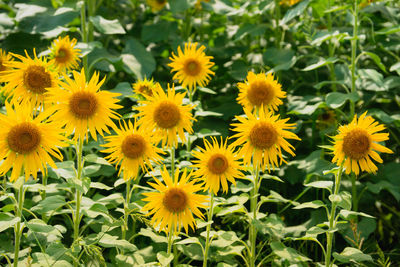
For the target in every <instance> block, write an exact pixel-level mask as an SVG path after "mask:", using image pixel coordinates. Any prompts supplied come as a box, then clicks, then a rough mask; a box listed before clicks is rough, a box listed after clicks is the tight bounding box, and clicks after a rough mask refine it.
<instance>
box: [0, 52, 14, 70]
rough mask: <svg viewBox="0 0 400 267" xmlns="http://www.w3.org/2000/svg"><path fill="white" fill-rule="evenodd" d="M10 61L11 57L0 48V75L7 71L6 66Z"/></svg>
mask: <svg viewBox="0 0 400 267" xmlns="http://www.w3.org/2000/svg"><path fill="white" fill-rule="evenodd" d="M11 61H12V56H11V55H10V54H9V53H7V52H6V51H3V49H1V48H0V74H1V73H2V72H3V71H5V70H8V69H9V67H8V66H7V65H8V64H9V62H11Z"/></svg>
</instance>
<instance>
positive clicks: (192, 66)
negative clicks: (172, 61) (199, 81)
mask: <svg viewBox="0 0 400 267" xmlns="http://www.w3.org/2000/svg"><path fill="white" fill-rule="evenodd" d="M184 70H185V73H186V74H188V75H190V76H196V75H197V74H199V72H200V70H201V67H200V64H199V62H198V61H197V60H194V59H189V60H187V61H186V62H185V66H184Z"/></svg>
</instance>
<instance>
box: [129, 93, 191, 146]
mask: <svg viewBox="0 0 400 267" xmlns="http://www.w3.org/2000/svg"><path fill="white" fill-rule="evenodd" d="M155 89H156V90H155V91H154V92H153V96H146V100H144V101H139V103H141V104H143V106H139V107H138V108H137V109H138V110H139V114H138V116H140V117H141V118H140V120H139V124H143V126H144V127H145V128H147V129H154V130H155V135H156V136H158V137H159V138H160V139H161V140H162V146H163V147H164V146H165V145H167V146H168V147H176V146H177V144H178V137H177V135H179V138H180V139H181V140H182V142H185V141H186V137H185V134H184V131H187V132H189V133H192V132H193V129H192V121H193V120H195V119H194V118H193V116H192V113H191V110H192V109H193V106H192V105H182V101H183V98H184V96H185V94H186V93H175V87H174V85H172V87H170V86H169V85H168V90H167V93H165V92H164V91H163V90H162V88H161V87H157V88H155Z"/></svg>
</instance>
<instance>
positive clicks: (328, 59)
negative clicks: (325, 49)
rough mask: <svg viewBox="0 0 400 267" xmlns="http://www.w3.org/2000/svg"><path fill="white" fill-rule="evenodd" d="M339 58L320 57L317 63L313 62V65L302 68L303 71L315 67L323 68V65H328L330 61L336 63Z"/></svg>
mask: <svg viewBox="0 0 400 267" xmlns="http://www.w3.org/2000/svg"><path fill="white" fill-rule="evenodd" d="M338 60H339V59H338V58H335V57H330V58H327V59H325V58H320V60H319V61H318V62H317V63H314V64H311V65H309V66H307V67H305V68H304V69H302V71H310V70H315V69H318V68H321V67H323V66H326V65H328V64H330V63H335V62H336V61H338Z"/></svg>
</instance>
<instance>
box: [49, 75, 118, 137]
mask: <svg viewBox="0 0 400 267" xmlns="http://www.w3.org/2000/svg"><path fill="white" fill-rule="evenodd" d="M73 77H74V80H72V79H71V78H69V77H68V76H65V77H64V78H65V80H66V83H65V82H62V83H61V86H62V88H54V90H51V91H50V92H48V94H47V98H46V102H49V103H51V104H55V105H53V106H52V109H54V110H55V111H56V113H55V114H54V115H53V118H54V120H56V121H60V122H63V123H64V124H65V129H66V131H67V133H68V134H71V133H73V132H74V139H75V140H76V139H78V138H81V139H82V138H87V131H88V130H89V132H90V134H91V136H92V137H93V139H94V140H97V133H98V134H100V135H101V136H104V132H107V133H110V131H109V130H108V126H110V127H113V128H114V129H115V128H117V127H116V126H115V124H114V122H113V121H112V119H118V118H119V115H118V113H117V112H116V111H114V110H113V109H119V108H121V107H122V106H120V105H118V104H116V103H117V102H118V101H119V100H118V99H117V96H118V95H119V94H117V93H111V92H108V91H100V87H101V85H102V84H103V83H104V81H105V78H104V79H103V80H101V81H100V82H99V74H98V73H95V74H93V76H92V78H91V79H90V81H89V82H88V83H87V82H86V78H85V71H84V69H82V71H81V73H79V72H76V71H73Z"/></svg>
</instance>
